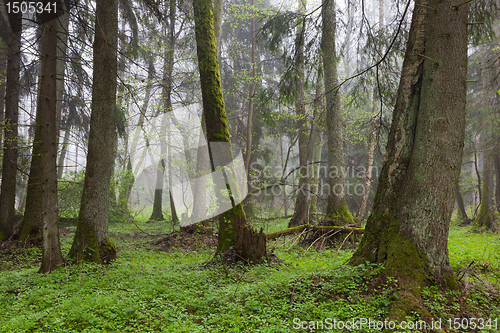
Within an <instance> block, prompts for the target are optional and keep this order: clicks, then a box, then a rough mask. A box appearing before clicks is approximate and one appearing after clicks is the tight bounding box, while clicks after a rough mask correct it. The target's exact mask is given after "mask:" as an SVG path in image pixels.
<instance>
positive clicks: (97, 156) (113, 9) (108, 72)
mask: <svg viewBox="0 0 500 333" xmlns="http://www.w3.org/2000/svg"><path fill="white" fill-rule="evenodd" d="M117 30H118V0H97V1H96V28H95V32H96V34H95V38H94V72H93V84H92V106H91V108H92V114H91V119H90V133H89V145H88V154H87V167H86V170H85V181H84V185H83V192H82V201H81V205H80V213H79V215H78V224H77V228H76V233H75V237H74V239H73V245H72V246H71V249H70V251H69V256H70V257H71V258H75V259H76V260H77V261H81V260H88V261H93V262H107V261H109V260H112V259H114V257H115V256H116V246H115V245H114V244H113V242H112V241H111V240H110V239H109V238H108V220H109V199H110V198H109V194H110V182H111V176H112V174H113V157H114V154H113V142H114V139H115V136H116V80H117Z"/></svg>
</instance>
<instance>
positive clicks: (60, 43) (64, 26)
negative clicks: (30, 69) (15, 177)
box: [56, 0, 70, 168]
mask: <svg viewBox="0 0 500 333" xmlns="http://www.w3.org/2000/svg"><path fill="white" fill-rule="evenodd" d="M66 2H68V3H69V1H68V0H65V1H61V4H62V6H64V14H61V15H59V17H58V18H57V68H56V72H57V84H56V91H57V100H56V103H57V104H56V108H57V115H56V119H57V130H58V131H59V130H60V129H61V124H60V123H61V111H62V106H63V95H64V74H65V69H66V51H67V49H68V27H69V10H70V7H69V6H68V5H67V3H66ZM59 167H60V168H63V166H62V165H60V166H59Z"/></svg>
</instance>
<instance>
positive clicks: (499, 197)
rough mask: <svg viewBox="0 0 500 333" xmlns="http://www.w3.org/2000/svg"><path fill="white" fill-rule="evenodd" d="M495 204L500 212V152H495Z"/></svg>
mask: <svg viewBox="0 0 500 333" xmlns="http://www.w3.org/2000/svg"><path fill="white" fill-rule="evenodd" d="M494 161H495V184H496V186H495V205H496V206H497V211H499V212H500V154H498V153H497V154H495V156H494Z"/></svg>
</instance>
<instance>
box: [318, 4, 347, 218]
mask: <svg viewBox="0 0 500 333" xmlns="http://www.w3.org/2000/svg"><path fill="white" fill-rule="evenodd" d="M321 16H322V19H323V35H322V37H321V54H322V58H323V68H324V80H325V97H326V131H327V142H328V185H329V190H328V202H327V207H326V215H325V218H327V219H331V220H335V221H346V222H348V223H353V218H352V215H351V213H350V212H349V209H348V208H347V204H346V201H345V163H344V148H343V144H344V142H343V139H342V114H341V112H340V100H339V87H338V81H337V80H338V78H337V59H336V52H335V24H336V22H335V1H333V0H330V1H327V2H326V3H325V4H324V5H323V7H322V13H321Z"/></svg>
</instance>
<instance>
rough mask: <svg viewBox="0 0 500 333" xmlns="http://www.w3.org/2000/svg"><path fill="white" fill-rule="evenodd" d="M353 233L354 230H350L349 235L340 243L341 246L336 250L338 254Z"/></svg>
mask: <svg viewBox="0 0 500 333" xmlns="http://www.w3.org/2000/svg"><path fill="white" fill-rule="evenodd" d="M351 235H352V231H351V232H350V233H349V234H348V235H347V236H345V238H344V241H343V242H342V244H340V246H339V248H338V249H337V252H336V253H335V254H338V253H339V251H340V250H342V246H344V243H345V241H346V240H347V238H349V236H351Z"/></svg>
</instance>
